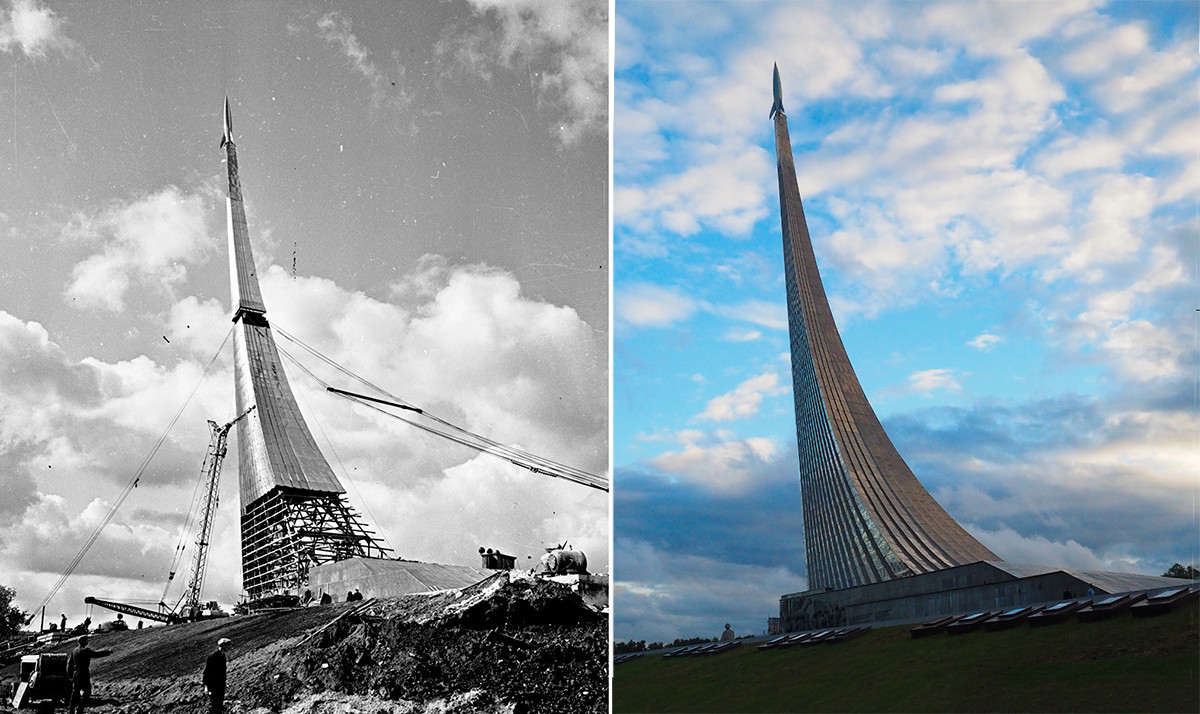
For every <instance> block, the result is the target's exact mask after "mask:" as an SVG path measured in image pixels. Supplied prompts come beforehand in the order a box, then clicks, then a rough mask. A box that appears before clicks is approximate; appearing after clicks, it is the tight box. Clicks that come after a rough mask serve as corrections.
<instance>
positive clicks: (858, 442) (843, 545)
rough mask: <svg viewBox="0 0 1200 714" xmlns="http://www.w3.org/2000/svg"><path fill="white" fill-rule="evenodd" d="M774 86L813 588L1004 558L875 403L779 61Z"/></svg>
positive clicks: (806, 539)
mask: <svg viewBox="0 0 1200 714" xmlns="http://www.w3.org/2000/svg"><path fill="white" fill-rule="evenodd" d="M774 95H775V104H774V105H773V106H772V108H771V116H772V118H773V119H774V121H775V158H776V165H777V168H778V173H779V207H780V219H781V223H782V229H783V256H784V271H785V278H786V282H787V304H788V328H789V329H788V331H789V334H790V337H791V352H792V390H793V395H794V398H795V402H796V438H797V441H798V444H799V451H800V493H801V498H802V500H803V509H804V550H805V555H806V558H807V561H808V584H809V588H810V589H812V590H819V589H824V588H837V589H840V588H846V587H853V586H855V585H864V584H867V583H874V582H880V581H883V580H891V579H894V578H900V577H905V576H908V575H913V574H917V573H927V572H931V571H935V570H942V569H944V568H950V567H954V566H956V565H963V564H966V563H973V562H977V561H980V560H993V561H994V560H1000V559H999V558H998V557H997V556H996V555H995V554H994V553H992V551H990V550H988V549H987V548H986V547H985V546H984V545H983V544H982V543H980V542H979V541H978V540H976V539H975V538H974V537H972V536H971V535H970V534H969V533H967V532H966V530H964V529H963V527H962V526H960V525H959V524H958V523H957V522H956V521H955V520H954V519H953V518H951V517H950V515H949V514H947V513H946V511H945V510H944V509H943V508H942V507H941V506H940V505H938V503H937V501H935V500H934V499H933V497H932V496H931V495H930V494H929V492H928V491H927V490H925V487H924V486H922V485H921V483H920V482H919V481H917V478H916V476H914V475H913V473H912V470H911V469H909V467H908V464H906V463H905V462H904V459H903V458H901V457H900V454H899V453H898V452H897V451H896V447H895V446H893V445H892V442H891V439H889V438H888V436H887V434H886V433H885V432H884V430H883V426H882V425H881V424H880V423H879V418H878V417H877V416H876V415H875V411H874V410H873V409H872V408H871V405H870V404H869V403H868V402H867V397H866V394H865V393H864V392H863V389H862V386H861V385H860V384H859V382H858V377H857V376H856V375H855V373H854V368H853V367H852V366H851V365H850V358H849V357H848V356H847V355H846V348H845V346H844V345H843V344H842V338H841V336H840V335H839V334H838V331H837V325H836V324H835V323H834V320H833V312H832V310H830V308H829V300H828V298H827V297H826V295H825V289H824V287H823V286H822V284H821V274H820V271H819V270H818V269H817V260H816V256H815V255H814V253H813V247H812V239H811V238H810V237H809V234H808V225H807V223H806V222H805V220H804V206H803V205H802V204H801V201H800V189H799V187H798V185H797V181H796V166H795V164H794V162H793V157H792V143H791V138H790V137H789V135H788V125H787V115H786V114H785V113H784V111H783V96H782V95H783V90H782V88H781V87H780V82H779V67H778V66H776V67H775V77H774Z"/></svg>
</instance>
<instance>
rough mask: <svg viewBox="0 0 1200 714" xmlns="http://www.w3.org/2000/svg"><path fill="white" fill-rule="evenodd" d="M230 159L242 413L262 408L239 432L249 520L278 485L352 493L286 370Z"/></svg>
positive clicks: (233, 156)
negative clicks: (250, 510) (316, 436)
mask: <svg viewBox="0 0 1200 714" xmlns="http://www.w3.org/2000/svg"><path fill="white" fill-rule="evenodd" d="M225 156H226V161H227V162H228V172H229V194H228V198H227V199H226V202H225V203H226V217H227V219H228V221H227V224H226V227H227V228H228V230H229V280H230V284H231V288H232V291H233V301H234V321H235V322H236V323H237V324H236V325H235V328H234V343H233V354H234V382H235V385H236V394H237V411H238V413H239V414H240V413H242V412H243V411H244V410H245V409H246V408H248V407H249V406H250V405H252V404H253V405H257V409H255V411H253V412H251V413H250V415H249V416H248V417H247V418H246V419H244V420H243V421H241V422H239V423H238V426H237V433H238V465H239V468H240V470H241V496H242V511H243V513H244V512H245V511H246V509H247V508H249V506H250V504H252V503H253V502H254V501H256V500H258V499H259V498H261V497H262V496H264V495H265V494H267V493H268V492H269V491H270V490H271V489H272V488H275V487H276V486H284V487H288V488H296V489H303V490H306V491H324V492H328V493H344V492H345V489H343V488H342V485H341V483H340V482H339V481H338V479H337V476H335V475H334V473H333V470H332V469H330V468H329V462H327V461H326V460H325V456H324V455H323V454H322V453H321V451H320V449H318V448H317V444H316V442H315V441H314V440H313V437H312V432H310V431H309V429H308V425H307V424H306V423H305V422H304V417H303V416H302V415H301V414H300V407H299V406H298V405H297V404H296V398H295V396H293V395H292V389H291V386H290V385H289V384H288V381H287V375H285V374H284V371H283V365H282V364H281V363H280V360H279V351H278V350H277V349H276V347H275V338H274V337H273V336H272V335H271V327H270V325H269V324H268V323H267V318H266V307H265V306H264V305H263V300H262V293H261V292H260V291H259V287H258V277H257V276H256V275H255V272H254V253H253V251H252V250H251V248H250V235H249V231H248V230H247V226H246V212H245V208H244V207H243V205H242V187H241V179H240V178H239V176H238V169H237V147H236V146H234V143H233V141H232V140H228V141H227V142H226V144H225Z"/></svg>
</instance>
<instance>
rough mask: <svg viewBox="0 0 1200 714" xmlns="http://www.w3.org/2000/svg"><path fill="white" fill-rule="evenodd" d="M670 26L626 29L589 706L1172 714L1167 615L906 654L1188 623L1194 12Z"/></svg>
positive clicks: (1190, 659)
mask: <svg viewBox="0 0 1200 714" xmlns="http://www.w3.org/2000/svg"><path fill="white" fill-rule="evenodd" d="M686 7H687V11H686V12H683V11H682V8H683V5H681V4H679V3H651V2H618V3H617V4H616V13H615V16H614V25H615V34H616V45H615V53H614V58H613V61H614V71H615V82H614V90H613V91H614V113H613V222H614V236H613V240H614V266H615V269H614V292H613V300H614V309H613V316H614V342H613V345H614V346H613V353H614V373H613V375H614V401H613V424H614V438H613V464H614V507H613V518H614V534H615V538H614V581H615V587H614V593H613V598H614V652H615V655H616V659H615V662H616V663H617V664H616V666H615V669H614V708H615V710H616V711H831V710H838V711H841V710H851V711H879V710H883V709H889V710H890V709H898V710H903V711H979V710H992V709H994V708H995V707H997V706H998V707H999V708H1001V709H1005V710H1011V711H1025V710H1031V709H1032V710H1044V709H1046V708H1050V709H1055V708H1063V709H1065V710H1072V711H1080V710H1081V711H1091V710H1121V709H1129V710H1159V711H1162V710H1166V711H1171V710H1176V709H1180V708H1181V709H1183V710H1190V709H1192V708H1195V706H1197V704H1198V702H1197V700H1196V692H1195V688H1194V687H1193V686H1191V683H1194V681H1195V677H1196V675H1197V670H1196V667H1195V660H1196V654H1197V647H1196V645H1197V639H1198V638H1197V636H1196V635H1197V633H1196V631H1195V626H1194V602H1193V601H1192V600H1188V601H1189V602H1193V604H1192V605H1191V606H1190V607H1189V608H1187V609H1188V610H1190V613H1189V612H1176V613H1175V615H1174V617H1176V618H1177V619H1175V620H1174V621H1173V622H1174V624H1173V625H1156V627H1159V628H1160V629H1159V630H1155V629H1153V628H1147V629H1144V630H1139V626H1137V625H1133V624H1129V623H1130V618H1129V615H1128V611H1125V612H1126V615H1125V618H1124V619H1123V620H1121V623H1120V624H1119V625H1118V624H1117V622H1116V620H1114V621H1113V623H1112V624H1111V626H1112V627H1123V628H1125V630H1121V632H1120V634H1117V633H1116V632H1115V631H1105V630H1100V629H1087V628H1089V627H1094V626H1092V625H1087V626H1083V625H1079V628H1082V629H1078V628H1076V629H1071V628H1068V629H1065V630H1058V631H1057V632H1056V635H1057V637H1058V638H1059V639H1058V641H1057V644H1055V645H1051V644H1050V643H1049V641H1048V640H1041V639H1037V640H1025V639H1021V640H1019V641H1010V644H1011V647H1008V648H1005V649H1003V650H998V649H997V641H996V640H992V641H991V642H990V643H989V642H987V641H986V640H983V639H973V640H968V639H964V640H957V639H956V640H955V642H963V643H965V644H963V645H962V647H964V648H967V649H963V650H960V649H958V646H957V645H955V646H953V647H952V646H951V645H948V644H931V645H928V646H927V647H926V645H919V646H916V647H918V648H919V649H914V646H913V645H910V643H909V642H908V640H909V638H910V635H909V630H911V629H912V628H913V627H914V626H917V625H921V624H922V623H925V622H932V621H934V620H935V619H939V618H962V619H963V620H964V621H963V622H962V623H959V624H955V625H954V626H952V627H950V628H949V630H950V632H952V633H954V634H958V633H962V632H967V631H974V630H975V629H984V628H983V625H984V624H987V625H988V628H987V629H992V627H991V626H992V625H995V626H996V627H997V628H1007V627H1009V626H1015V625H1016V624H1021V625H1024V622H1025V620H1026V619H1028V620H1029V623H1030V625H1031V626H1035V625H1040V624H1044V623H1048V622H1051V621H1055V622H1057V621H1059V620H1060V619H1061V618H1063V617H1066V616H1067V615H1068V614H1070V613H1073V612H1074V611H1075V610H1079V609H1087V611H1088V612H1087V615H1086V616H1085V615H1083V614H1081V615H1080V616H1079V618H1080V620H1084V619H1086V618H1087V617H1090V616H1091V615H1092V613H1093V612H1094V611H1095V608H1099V609H1100V610H1105V608H1110V609H1109V610H1106V611H1105V612H1102V613H1101V614H1103V615H1108V614H1111V613H1112V611H1111V607H1110V606H1117V605H1124V606H1129V605H1131V606H1132V609H1133V611H1134V612H1135V613H1136V614H1144V613H1146V612H1148V611H1149V610H1151V609H1156V608H1158V607H1159V606H1160V605H1161V606H1162V607H1163V608H1167V609H1170V608H1173V607H1176V605H1175V604H1174V603H1175V602H1176V601H1175V600H1173V599H1172V598H1183V599H1188V598H1193V597H1194V593H1193V592H1192V591H1191V590H1190V588H1191V587H1192V586H1194V585H1195V579H1196V575H1197V573H1196V571H1195V564H1196V562H1197V560H1198V559H1200V558H1198V549H1200V546H1198V545H1197V544H1198V542H1200V540H1198V538H1197V526H1196V523H1197V521H1196V504H1197V502H1198V497H1200V488H1198V482H1197V480H1196V473H1198V472H1200V457H1198V456H1197V452H1196V450H1195V434H1196V429H1197V426H1198V422H1197V410H1196V402H1195V398H1194V397H1195V393H1194V391H1195V390H1194V383H1195V378H1196V370H1195V365H1196V357H1197V351H1196V335H1197V327H1196V316H1195V315H1196V313H1195V312H1194V309H1195V305H1194V302H1195V300H1194V298H1195V294H1196V293H1195V286H1196V266H1197V241H1196V236H1197V234H1198V231H1197V222H1196V205H1197V200H1196V199H1197V189H1198V188H1200V164H1198V158H1197V153H1196V136H1197V135H1200V112H1198V111H1197V109H1198V107H1197V100H1196V94H1195V87H1196V83H1197V78H1198V71H1197V70H1198V66H1200V62H1198V58H1197V54H1196V37H1197V35H1198V29H1200V28H1198V21H1197V14H1198V13H1197V6H1196V5H1195V4H1194V3H1171V2H1162V3H1154V2H1148V3H1144V2H1137V3H1120V2H1117V3H1007V2H1005V3H1001V2H995V3H955V2H950V3H925V2H906V3H817V2H800V3H753V4H751V3H734V2H730V3H689V4H688V5H687V6H686ZM781 238H782V241H781ZM1125 594H1128V595H1129V598H1130V599H1128V600H1120V598H1122V597H1124V596H1125ZM1160 595H1161V596H1162V600H1163V601H1162V602H1160V601H1159V600H1158V599H1157V598H1159V596H1160ZM1109 598H1117V599H1115V600H1112V601H1111V602H1109V601H1108V600H1109ZM1137 598H1141V599H1143V600H1145V602H1143V603H1136V602H1135V600H1136V599H1137ZM1118 600H1120V602H1118ZM1168 600H1169V601H1170V602H1169V603H1168V602H1166V601H1168ZM1102 603H1104V604H1103V606H1102ZM1093 605H1094V606H1095V607H1094V608H1093ZM1043 609H1044V610H1046V612H1045V613H1042V612H1041V610H1043ZM1002 615H1003V617H1001V616H1002ZM1098 616H1099V615H1097V617H1098ZM1189 616H1190V617H1191V618H1192V619H1191V620H1190V621H1189V620H1188V619H1187V618H1188V617H1189ZM1074 618H1075V615H1074V614H1070V619H1071V620H1072V622H1074V621H1075V620H1074ZM1178 618H1184V619H1182V620H1180V619H1178ZM1134 619H1135V620H1136V619H1138V618H1134ZM993 620H995V622H993ZM1188 622H1190V623H1191V624H1181V623H1188ZM941 624H942V625H949V621H948V620H947V621H945V622H942V623H941ZM1106 626H1108V623H1106ZM1072 627H1074V626H1072ZM1162 628H1165V630H1164V629H1162ZM1014 632H1017V631H1016V630H1014ZM1020 632H1022V633H1024V632H1031V630H1029V628H1025V629H1024V630H1020ZM1139 632H1141V633H1142V634H1139ZM864 635H865V636H864ZM989 636H991V635H979V636H977V637H983V638H986V637H989ZM1076 636H1078V637H1082V638H1083V639H1082V640H1076V639H1072V638H1075V637H1076ZM917 637H918V635H917V634H913V635H912V638H917ZM1013 637H1019V635H1013ZM1031 637H1032V635H1031ZM1051 637H1052V638H1053V636H1051ZM851 639H854V640H856V641H855V642H849V641H848V640H851ZM946 639H947V638H945V637H942V638H940V639H935V638H931V639H930V640H929V642H933V643H937V642H942V643H944V642H945V641H946ZM1117 641H1125V642H1126V643H1128V642H1129V641H1136V642H1140V643H1141V644H1140V645H1139V646H1141V647H1145V648H1156V649H1154V654H1150V653H1149V652H1146V653H1144V654H1143V655H1138V656H1132V657H1130V656H1129V655H1128V654H1122V653H1121V652H1120V651H1119V649H1120V648H1119V647H1117V646H1116V645H1115V644H1114V642H1117ZM842 642H845V644H844V645H843V644H840V643H842ZM1068 642H1069V643H1071V644H1067V643H1068ZM825 643H834V644H838V648H837V649H832V648H826V647H821V648H817V649H816V650H809V649H807V648H797V649H791V648H792V647H793V646H797V645H816V644H825ZM739 645H740V646H739ZM785 648H786V651H774V650H776V649H779V650H784V649H785ZM1123 657H1130V659H1129V661H1126V660H1124V659H1122V658H1123ZM677 658H678V659H677ZM625 662H629V663H628V664H626V663H625ZM1081 662H1103V663H1104V664H1098V665H1095V666H1093V667H1092V668H1090V669H1089V668H1088V665H1086V664H1081ZM880 663H887V664H886V665H883V664H880ZM922 663H923V665H922ZM1059 663H1062V665H1061V668H1060V667H1059V666H1058V665H1059ZM1140 668H1150V669H1153V670H1154V671H1156V672H1158V673H1159V674H1160V675H1161V676H1162V677H1163V680H1162V681H1164V682H1173V683H1174V685H1173V686H1177V687H1178V692H1177V694H1176V695H1171V694H1165V693H1162V692H1161V691H1160V690H1161V687H1160V686H1159V685H1150V684H1148V683H1147V682H1146V679H1145V678H1144V677H1142V676H1141V675H1137V674H1134V672H1135V671H1140ZM1114 669H1116V670H1121V671H1124V672H1126V674H1124V675H1121V676H1117V677H1108V676H1107V675H1105V674H1104V672H1109V671H1113V670H1114ZM868 670H869V671H870V672H871V677H872V681H876V678H878V679H879V682H878V684H879V686H878V687H876V686H870V687H864V686H862V685H861V678H862V676H863V674H864V672H866V671H868ZM796 672H800V673H802V674H800V675H796V674H795V673H796ZM1072 673H1073V674H1072ZM1060 675H1061V676H1060ZM906 682H907V683H913V682H916V683H919V684H916V685H913V686H909V687H908V688H907V689H906V688H905V686H904V683H906ZM1037 682H1042V683H1043V684H1038V683H1037ZM1051 682H1052V683H1053V686H1054V687H1055V688H1056V690H1055V693H1053V694H1050V695H1047V694H1046V691H1045V689H1044V687H1049V686H1050V683H1051ZM938 688H940V690H939V689H938ZM935 690H937V691H935ZM1047 697H1048V698H1047ZM997 702H999V703H997Z"/></svg>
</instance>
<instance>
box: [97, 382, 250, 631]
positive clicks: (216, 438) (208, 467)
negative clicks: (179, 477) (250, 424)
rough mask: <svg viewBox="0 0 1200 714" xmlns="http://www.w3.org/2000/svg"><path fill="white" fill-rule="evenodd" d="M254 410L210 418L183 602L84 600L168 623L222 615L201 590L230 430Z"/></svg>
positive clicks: (172, 574) (168, 581)
mask: <svg viewBox="0 0 1200 714" xmlns="http://www.w3.org/2000/svg"><path fill="white" fill-rule="evenodd" d="M252 411H254V406H253V405H251V406H250V408H248V409H247V410H246V411H244V412H242V413H241V414H239V415H238V416H237V417H236V418H235V419H234V420H233V421H231V422H229V423H228V424H225V425H224V426H219V425H218V424H217V423H216V422H215V421H213V420H211V419H209V421H208V427H209V429H210V430H211V431H212V438H210V439H209V442H208V453H207V454H206V455H205V456H204V465H203V466H201V469H200V471H201V477H202V478H203V480H204V486H205V489H204V498H203V501H202V502H201V503H202V505H201V513H200V529H199V532H198V533H197V535H196V556H195V558H194V559H193V560H192V578H191V580H189V581H188V584H187V589H186V590H185V591H184V595H183V598H182V599H181V601H180V602H181V606H179V607H178V608H177V609H175V610H172V609H171V608H170V606H169V605H166V604H165V603H163V602H160V603H159V610H158V611H154V610H148V609H146V608H141V607H137V606H134V605H128V604H126V603H121V602H114V601H111V600H101V599H99V598H94V597H88V598H85V599H84V602H86V603H87V604H89V605H99V606H100V607H103V608H106V609H109V610H114V611H116V612H122V613H125V614H127V615H135V616H137V617H141V618H145V619H148V620H156V621H158V622H166V623H174V622H183V621H187V620H199V619H201V618H202V617H210V616H217V617H220V616H222V615H221V614H220V610H219V608H218V606H217V604H216V603H215V602H210V603H202V602H201V601H200V593H201V591H202V590H203V589H204V574H205V571H206V570H207V569H208V542H209V538H210V537H211V535H212V525H213V516H214V515H215V514H216V512H217V503H218V502H219V501H220V499H221V496H220V492H219V489H218V486H219V485H220V483H221V464H222V463H224V461H225V453H226V451H227V447H226V442H227V441H228V439H229V430H230V429H232V428H233V425H234V424H237V423H238V422H239V421H241V420H242V419H244V418H245V417H246V415H247V414H249V413H250V412H252ZM174 579H175V572H174V571H171V574H170V576H169V577H168V578H167V587H168V588H169V587H170V581H171V580H174ZM164 595H165V593H164Z"/></svg>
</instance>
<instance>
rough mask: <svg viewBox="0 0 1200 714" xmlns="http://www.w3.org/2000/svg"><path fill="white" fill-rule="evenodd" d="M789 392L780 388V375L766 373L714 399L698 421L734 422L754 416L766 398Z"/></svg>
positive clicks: (699, 415)
mask: <svg viewBox="0 0 1200 714" xmlns="http://www.w3.org/2000/svg"><path fill="white" fill-rule="evenodd" d="M785 392H787V389H785V388H782V387H780V386H779V375H778V374H776V373H775V372H766V373H764V374H760V375H758V376H756V377H751V378H750V379H747V380H746V381H744V382H742V383H741V384H739V385H738V386H737V388H736V389H734V390H733V391H732V392H726V393H725V394H722V395H721V396H719V397H713V398H712V399H711V400H709V402H708V406H706V407H705V408H704V411H703V412H701V413H700V414H697V415H696V418H697V419H705V420H709V421H733V420H734V419H741V418H744V417H750V416H754V415H755V414H757V413H758V409H759V407H760V406H761V405H762V400H763V397H764V396H776V395H779V394H783V393H785Z"/></svg>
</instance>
